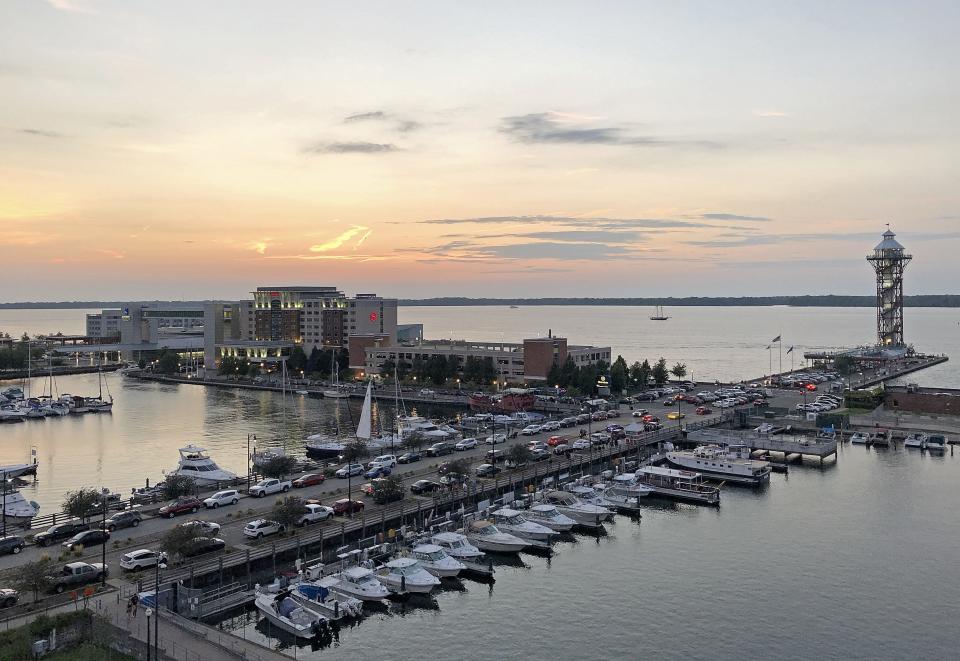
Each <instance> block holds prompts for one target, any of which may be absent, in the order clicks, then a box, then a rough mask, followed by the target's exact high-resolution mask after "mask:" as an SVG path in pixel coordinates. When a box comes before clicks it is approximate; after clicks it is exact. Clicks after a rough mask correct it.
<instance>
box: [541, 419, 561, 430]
mask: <svg viewBox="0 0 960 661" xmlns="http://www.w3.org/2000/svg"><path fill="white" fill-rule="evenodd" d="M560 427H561V425H560V423H559V422H557V421H556V420H550V421H548V422H545V423H543V424H542V425H540V430H541V431H559V430H560Z"/></svg>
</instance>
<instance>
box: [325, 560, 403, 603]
mask: <svg viewBox="0 0 960 661" xmlns="http://www.w3.org/2000/svg"><path fill="white" fill-rule="evenodd" d="M333 578H335V579H337V582H336V583H332V584H330V589H331V590H333V591H334V592H338V593H340V594H345V595H347V596H350V597H356V598H357V599H359V600H360V601H380V600H382V599H385V598H386V597H389V596H390V591H389V590H388V589H387V588H386V586H385V585H383V583H381V582H380V581H378V580H377V577H376V576H375V575H374V573H373V570H372V569H369V568H367V567H360V566H359V565H357V566H354V567H347V568H346V569H344V570H342V571H339V572H337V573H336V574H333Z"/></svg>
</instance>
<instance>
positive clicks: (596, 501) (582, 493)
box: [567, 482, 617, 521]
mask: <svg viewBox="0 0 960 661" xmlns="http://www.w3.org/2000/svg"><path fill="white" fill-rule="evenodd" d="M604 489H606V485H605V484H603V483H602V482H600V483H598V484H595V485H593V486H586V485H579V484H577V485H571V486H569V487H567V491H568V492H569V493H571V494H573V495H574V496H575V497H576V498H577V499H578V500H579V501H580V502H581V503H585V504H587V505H596V506H597V507H603V508H604V509H606V510H609V511H610V516H609V517H608V519H607V520H608V521H613V512H614V511H615V510H616V509H617V507H616V505H614V504H613V503H611V502H610V501H609V500H607V499H606V498H604V497H603V494H602V493H601V492H602V491H603V490H604ZM568 516H569V515H568Z"/></svg>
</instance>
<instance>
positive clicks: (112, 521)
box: [103, 510, 143, 532]
mask: <svg viewBox="0 0 960 661" xmlns="http://www.w3.org/2000/svg"><path fill="white" fill-rule="evenodd" d="M141 521H143V515H142V514H140V512H137V511H135V510H127V511H126V512H117V513H116V514H114V515H113V516H111V517H110V518H109V519H107V522H106V523H105V524H103V527H104V529H106V530H109V531H110V532H113V531H114V530H117V529H118V528H136V527H137V526H139V525H140V522H141Z"/></svg>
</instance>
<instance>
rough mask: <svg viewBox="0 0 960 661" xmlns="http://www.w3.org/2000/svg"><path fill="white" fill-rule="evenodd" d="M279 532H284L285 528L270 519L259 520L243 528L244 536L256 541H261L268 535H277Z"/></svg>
mask: <svg viewBox="0 0 960 661" xmlns="http://www.w3.org/2000/svg"><path fill="white" fill-rule="evenodd" d="M278 532H283V526H282V525H280V524H279V523H277V522H276V521H270V520H269V519H257V520H256V521H251V522H250V523H248V524H247V525H245V526H244V527H243V534H244V535H246V536H247V537H252V538H254V539H260V538H261V537H264V536H266V535H275V534H277V533H278Z"/></svg>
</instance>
